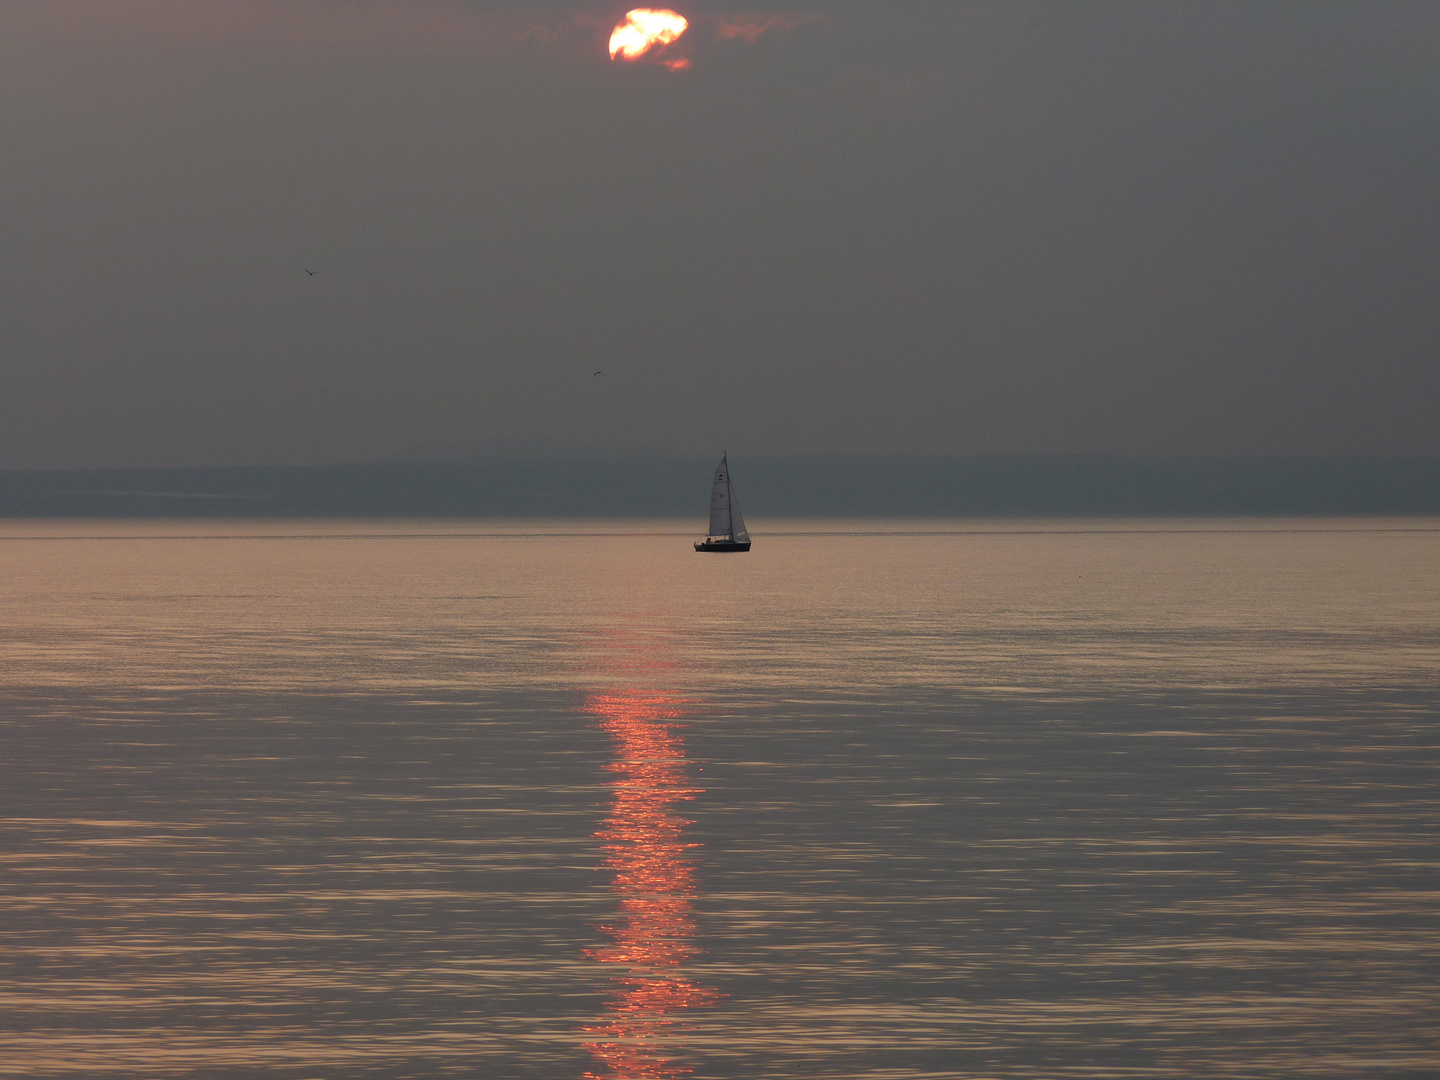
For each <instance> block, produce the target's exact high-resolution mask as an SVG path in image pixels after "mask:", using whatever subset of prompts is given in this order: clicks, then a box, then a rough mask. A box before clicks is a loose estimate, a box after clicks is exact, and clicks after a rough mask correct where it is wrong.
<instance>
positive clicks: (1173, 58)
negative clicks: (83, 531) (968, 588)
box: [0, 0, 1440, 467]
mask: <svg viewBox="0 0 1440 1080" xmlns="http://www.w3.org/2000/svg"><path fill="white" fill-rule="evenodd" d="M672 6H673V7H674V8H675V9H676V10H678V11H680V12H681V13H682V14H685V15H686V16H687V17H689V18H690V20H691V23H692V25H691V29H690V31H689V32H688V34H687V35H686V37H685V38H684V39H682V44H684V45H687V46H688V54H687V57H688V59H689V61H690V62H691V66H690V67H689V68H688V70H681V71H672V70H668V69H667V68H665V67H662V66H659V65H657V64H644V63H642V64H618V63H611V62H610V60H609V58H608V55H607V51H606V39H607V38H608V36H609V31H610V28H611V27H612V26H613V25H614V23H615V22H616V21H617V20H618V19H619V18H620V17H621V16H622V15H623V13H624V11H625V8H626V7H627V5H625V4H623V3H622V4H614V3H601V2H594V3H585V2H580V3H572V4H565V3H549V4H542V3H523V2H519V0H512V2H508V3H498V2H496V3H483V2H469V3H467V2H460V0H364V2H361V0H353V2H352V0H0V467H32V466H33V467H44V466H72V465H140V464H156V465H166V464H177V465H178V464H239V463H286V462H317V461H342V460H354V459H373V458H377V457H384V456H387V455H391V454H395V453H402V452H406V451H411V450H414V449H417V448H424V447H427V446H432V445H438V444H446V443H452V442H453V443H460V442H466V441H470V440H498V441H502V442H503V441H506V440H527V441H532V442H538V443H546V442H555V443H563V444H567V445H585V444H627V445H639V446H645V447H649V448H653V449H655V450H660V451H667V452H687V453H688V452H695V451H709V450H712V449H718V448H720V447H722V446H724V447H728V448H729V449H730V450H731V452H732V453H733V454H736V455H737V456H739V455H744V454H775V453H792V452H835V451H854V452H861V453H887V452H911V453H914V452H921V453H989V452H1001V453H1008V452H1045V453H1053V452H1105V453H1138V454H1169V453H1198V454H1231V453H1240V454H1244V453H1297V454H1309V453H1419V454H1436V453H1440V420H1437V415H1440V4H1436V3H1434V2H1433V0H1425V2H1419V3H1399V2H1374V3H1353V2H1343V3H1326V2H1320V0H1305V2H1301V3H1289V2H1284V0H1256V2H1252V3H1227V2H1223V0H1203V2H1202V0H1191V2H1186V3H1167V2H1160V0H1145V2H1131V3H1109V2H1103V0H1074V2H1069V3H1066V2H1060V0H1050V2H1046V3H1027V2H1019V0H1005V2H998V3H965V2H959V0H944V2H928V0H894V2H869V3H853V2H849V3H847V2H829V3H826V2H817V3H810V4H766V3H748V4H739V3H735V4H732V3H729V2H726V0H703V2H701V0H695V2H687V3H676V4H674V5H672ZM747 39H753V40H747ZM302 267H307V268H309V269H311V270H318V271H320V272H319V273H318V274H316V275H315V276H313V277H312V276H309V275H307V274H306V273H305V272H304V271H303V270H302ZM597 369H602V370H604V371H605V372H606V375H605V376H604V377H603V378H596V377H594V376H593V375H592V372H594V371H595V370H597Z"/></svg>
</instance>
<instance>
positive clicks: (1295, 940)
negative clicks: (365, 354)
mask: <svg viewBox="0 0 1440 1080" xmlns="http://www.w3.org/2000/svg"><path fill="white" fill-rule="evenodd" d="M693 532H694V526H693V523H688V522H687V523H673V522H661V523H646V524H617V523H601V524H583V525H567V524H563V523H561V524H555V523H543V524H542V523H510V524H495V523H464V522H462V523H438V524H437V523H433V522H399V523H396V522H390V523H383V524H381V523H364V522H360V523H357V522H239V523H237V522H208V523H206V522H170V523H165V524H155V523H135V522H8V523H0V558H3V560H4V562H3V565H4V574H3V577H0V672H3V674H0V706H3V714H0V738H3V750H4V753H3V762H4V766H3V767H4V782H3V785H0V818H3V827H4V844H3V849H0V858H3V874H0V919H3V921H0V926H3V928H4V929H3V931H0V963H3V965H4V978H3V979H0V998H3V1020H0V1075H4V1076H24V1077H82V1076H83V1077H96V1078H103V1077H117V1078H118V1077H146V1078H150V1077H196V1078H200V1077H204V1078H207V1080H209V1078H250V1077H255V1078H258V1077H265V1078H267V1080H268V1078H285V1080H309V1078H319V1077H325V1078H330V1077H335V1078H339V1077H347V1078H348V1077H451V1076H464V1077H485V1078H508V1077H536V1078H540V1077H544V1078H557V1077H559V1078H564V1077H571V1078H576V1080H578V1078H580V1077H584V1076H594V1077H600V1078H605V1080H651V1078H653V1080H666V1078H672V1077H680V1076H685V1075H693V1076H694V1077H696V1078H705V1077H715V1078H741V1077H743V1078H747V1080H748V1078H777V1080H778V1078H786V1080H790V1078H795V1080H801V1078H804V1080H810V1078H828V1077H835V1078H841V1077H843V1078H851V1080H862V1078H863V1080H881V1078H883V1080H919V1078H924V1077H977V1078H978V1077H1037V1078H1038V1077H1079V1076H1085V1077H1097V1076H1105V1077H1118V1076H1144V1077H1282V1076H1283V1077H1353V1076H1360V1075H1364V1076H1367V1077H1420V1076H1430V1075H1434V1072H1435V1069H1436V1066H1437V1062H1440V1016H1437V1009H1436V1006H1437V992H1436V990H1435V986H1436V985H1437V974H1440V972H1437V958H1440V934H1437V930H1440V915H1437V899H1440V896H1437V892H1440V874H1437V848H1436V841H1437V839H1440V751H1437V731H1436V721H1437V716H1440V680H1437V677H1436V675H1437V671H1440V522H1436V521H1435V520H1433V519H1410V520H1389V521H1384V520H1350V521H1345V520H1337V521H1320V520H1307V521H1280V520H1268V521H1237V522H1225V521H1203V522H1153V521H1152V522H1144V521H1140V522H1130V521H1083V522H1073V521H1071V522H959V523H955V522H951V523H914V522H908V523H907V522H879V523H877V522H831V523H816V522H779V523H776V522H772V523H769V527H768V528H767V527H766V525H765V524H763V523H757V529H756V546H755V550H754V551H753V552H752V553H751V554H749V555H745V556H703V555H697V554H695V553H693V552H692V551H691V550H690V548H689V543H690V540H691V539H693V537H692V536H691V534H692V533H693Z"/></svg>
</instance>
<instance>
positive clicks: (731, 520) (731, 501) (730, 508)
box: [720, 450, 735, 540]
mask: <svg viewBox="0 0 1440 1080" xmlns="http://www.w3.org/2000/svg"><path fill="white" fill-rule="evenodd" d="M720 463H721V464H722V465H724V466H725V518H726V528H725V536H726V539H729V540H734V539H735V489H734V488H733V487H731V486H730V451H729V450H722V451H721V452H720Z"/></svg>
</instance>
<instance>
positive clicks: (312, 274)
mask: <svg viewBox="0 0 1440 1080" xmlns="http://www.w3.org/2000/svg"><path fill="white" fill-rule="evenodd" d="M300 269H301V270H304V271H305V273H307V274H309V275H310V276H311V277H314V276H315V275H316V274H321V273H324V271H323V270H311V269H309V268H307V267H304V266H302V267H300Z"/></svg>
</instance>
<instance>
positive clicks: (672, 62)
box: [610, 8, 690, 71]
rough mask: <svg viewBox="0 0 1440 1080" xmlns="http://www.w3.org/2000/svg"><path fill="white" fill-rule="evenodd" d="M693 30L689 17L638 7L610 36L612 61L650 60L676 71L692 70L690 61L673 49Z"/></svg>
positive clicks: (662, 9)
mask: <svg viewBox="0 0 1440 1080" xmlns="http://www.w3.org/2000/svg"><path fill="white" fill-rule="evenodd" d="M689 28H690V23H689V21H688V20H687V19H686V18H685V16H683V15H681V14H680V13H679V12H676V11H671V10H670V9H669V8H635V9H634V10H633V11H630V12H628V13H627V14H626V15H625V18H624V19H623V20H621V21H620V22H619V23H618V24H617V25H616V27H615V29H614V31H612V32H611V34H610V59H611V60H620V61H625V62H628V63H635V62H637V61H640V60H646V61H650V62H653V63H657V64H661V65H663V66H665V67H668V68H670V69H671V70H672V71H679V70H681V69H683V68H688V67H689V66H690V58H689V57H688V56H680V55H676V54H673V53H671V52H670V48H671V46H673V45H674V44H675V42H677V41H679V40H680V38H681V36H682V35H683V34H684V33H685V31H686V30H688V29H689Z"/></svg>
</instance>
